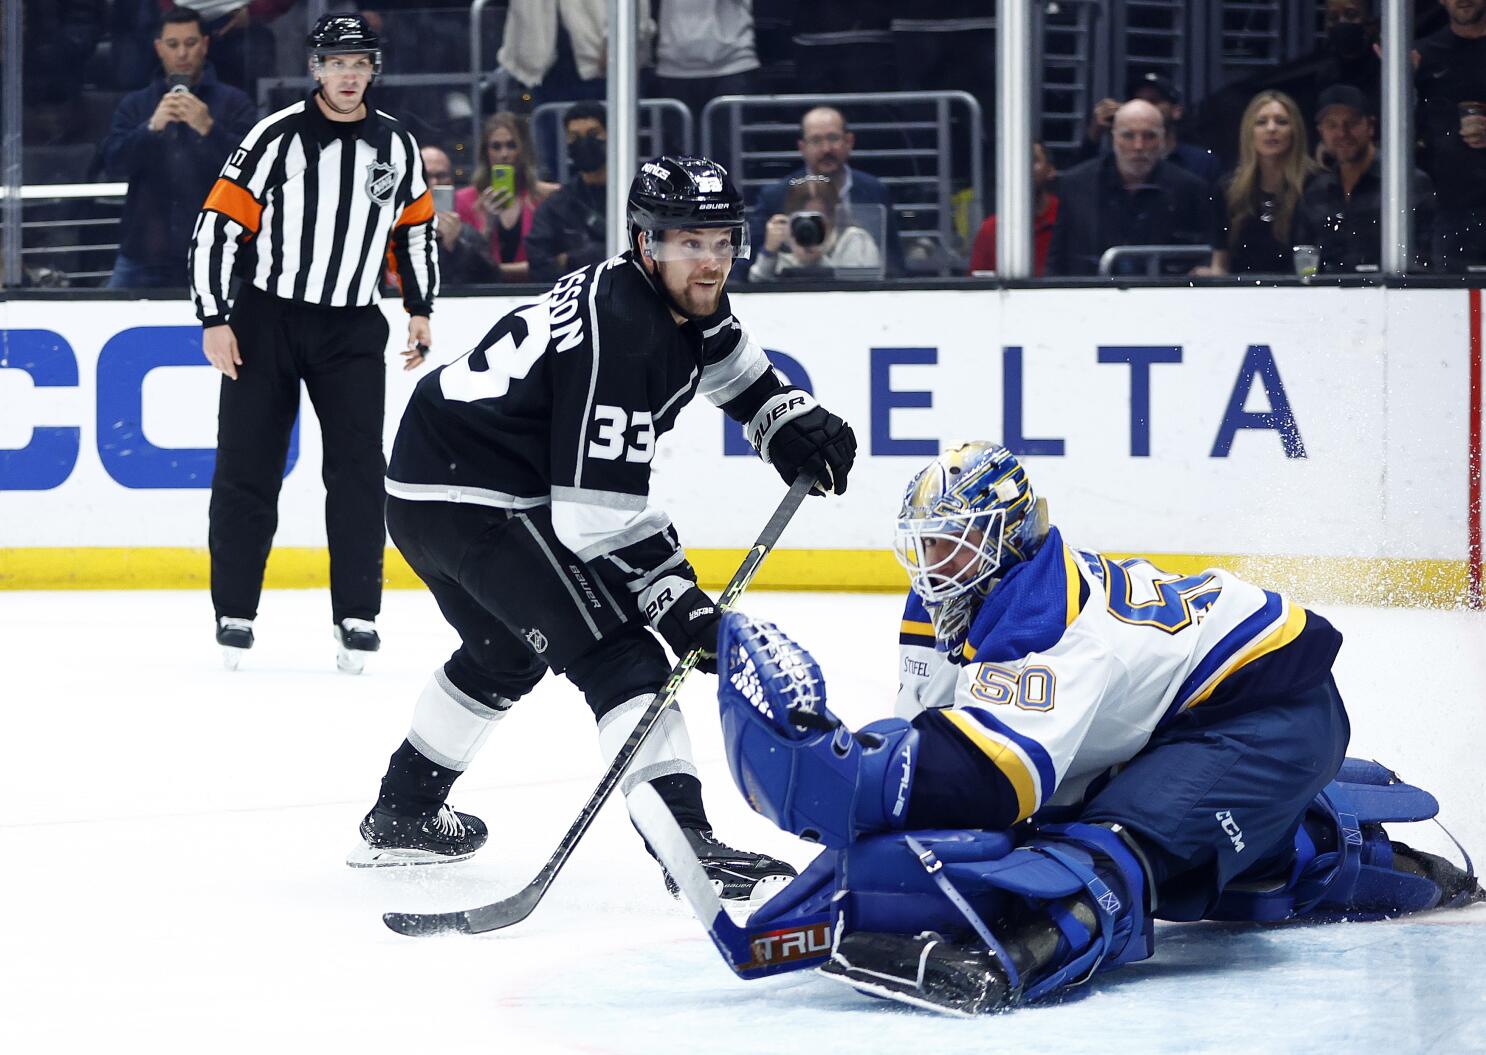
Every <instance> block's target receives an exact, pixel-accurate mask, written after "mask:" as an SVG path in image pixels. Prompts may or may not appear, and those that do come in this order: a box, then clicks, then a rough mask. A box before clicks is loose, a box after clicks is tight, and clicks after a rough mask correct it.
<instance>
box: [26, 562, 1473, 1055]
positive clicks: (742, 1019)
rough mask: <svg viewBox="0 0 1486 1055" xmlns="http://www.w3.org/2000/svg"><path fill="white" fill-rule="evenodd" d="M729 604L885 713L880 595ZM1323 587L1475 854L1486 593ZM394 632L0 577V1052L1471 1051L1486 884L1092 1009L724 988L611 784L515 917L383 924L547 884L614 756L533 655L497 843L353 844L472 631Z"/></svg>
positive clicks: (708, 701)
mask: <svg viewBox="0 0 1486 1055" xmlns="http://www.w3.org/2000/svg"><path fill="white" fill-rule="evenodd" d="M744 607H745V608H747V609H748V610H750V611H752V612H754V613H756V614H760V615H764V616H767V617H769V618H773V619H775V620H777V621H778V622H779V623H780V624H781V625H782V626H784V627H785V628H786V629H787V630H788V631H789V632H790V633H791V634H792V635H793V636H795V637H797V638H798V639H799V640H800V641H802V642H803V643H804V644H805V645H806V646H807V647H809V648H810V649H812V651H814V652H815V654H816V656H817V658H818V659H819V660H820V662H821V666H822V669H823V670H824V671H825V674H826V678H827V681H828V684H829V689H830V699H831V704H832V706H833V707H834V708H835V709H836V710H837V711H838V713H840V714H841V715H842V716H843V717H845V718H846V719H847V720H848V721H849V722H850V723H851V724H853V725H855V724H859V723H861V722H864V721H867V720H869V719H871V718H873V717H879V716H881V715H882V714H884V713H886V712H887V711H888V709H889V708H890V701H891V697H892V694H893V691H894V689H895V687H896V683H897V681H896V671H895V644H896V623H897V618H898V602H897V600H896V599H894V598H890V597H886V596H866V597H850V596H843V595H805V594H794V595H792V594H766V593H756V594H753V595H751V596H749V597H748V598H747V600H746V603H745V605H744ZM1323 611H1324V613H1325V614H1326V615H1327V616H1328V617H1329V618H1331V619H1332V620H1333V622H1335V623H1336V625H1337V626H1338V627H1339V628H1341V630H1342V631H1343V633H1344V634H1345V635H1346V637H1347V644H1346V646H1344V648H1343V651H1342V655H1341V659H1340V661H1339V663H1338V670H1337V678H1338V682H1339V683H1340V685H1341V687H1342V691H1343V694H1344V696H1345V697H1346V699H1347V701H1348V704H1349V709H1350V711H1351V714H1352V718H1353V743H1352V749H1351V753H1352V754H1355V755H1365V756H1372V757H1376V758H1378V759H1380V760H1381V761H1384V762H1386V763H1387V764H1389V765H1390V766H1392V767H1393V768H1395V769H1397V770H1399V771H1400V772H1401V773H1402V774H1403V775H1404V776H1405V777H1406V778H1408V779H1410V780H1413V781H1415V782H1417V783H1419V784H1421V785H1423V786H1424V787H1426V788H1428V789H1430V790H1431V791H1434V792H1435V793H1436V794H1437V795H1438V796H1439V798H1440V800H1441V802H1442V803H1443V812H1442V819H1443V820H1444V821H1445V823H1447V824H1448V825H1450V826H1451V828H1452V829H1453V830H1454V832H1455V834H1456V835H1457V836H1458V837H1459V838H1460V839H1461V840H1462V841H1463V842H1464V843H1465V844H1466V846H1467V847H1468V848H1470V849H1473V850H1474V851H1475V852H1476V854H1477V856H1478V857H1479V858H1482V859H1486V807H1483V796H1482V791H1483V787H1482V785H1483V767H1482V758H1483V757H1486V615H1482V614H1480V613H1467V612H1418V611H1399V610H1390V611H1380V610H1370V609H1356V608H1336V609H1323ZM380 625H381V627H382V630H383V634H384V637H385V640H386V645H385V647H384V650H383V651H382V652H381V653H379V654H378V655H376V656H374V657H372V659H371V661H370V662H369V664H368V672H367V673H366V674H364V675H362V676H361V677H359V678H358V677H349V676H346V675H342V674H338V673H337V672H336V670H335V663H334V643H333V641H332V638H331V627H330V614H329V605H328V600H327V597H326V595H325V593H324V592H323V591H305V592H294V591H286V592H276V593H270V594H269V595H267V596H266V597H265V600H264V606H263V611H262V613H261V615H260V618H259V621H258V627H257V629H258V646H257V647H256V648H255V649H254V650H253V651H252V653H250V654H249V656H248V657H247V658H246V659H245V661H244V663H243V667H242V669H241V670H239V671H238V672H236V673H235V674H229V673H227V672H226V671H224V670H223V669H222V667H221V662H220V659H219V656H218V650H217V648H216V646H215V645H214V644H213V642H212V639H211V611H210V605H209V603H208V601H207V600H206V598H205V596H204V595H203V594H201V593H195V592H161V593H144V592H130V593H4V592H0V662H3V667H0V669H3V672H4V673H3V675H0V707H3V718H4V724H3V729H4V733H3V741H0V743H3V745H4V753H3V758H0V890H3V892H4V896H3V901H0V904H3V906H4V909H5V911H6V913H7V920H6V924H7V925H6V926H5V928H4V930H3V936H0V1050H3V1051H5V1052H15V1053H30V1052H74V1051H77V1052H83V1051H86V1052H105V1051H110V1052H111V1051H148V1052H229V1051H232V1052H235V1051H254V1052H261V1051H263V1050H264V1048H265V1047H266V1046H270V1045H272V1046H273V1047H274V1048H276V1049H277V1050H278V1051H280V1052H285V1053H292V1052H300V1051H317V1052H339V1051H367V1050H379V1051H417V1052H426V1053H429V1055H442V1053H445V1052H462V1051H488V1052H510V1053H524V1052H690V1051H708V1052H719V1053H730V1052H794V1051H841V1052H893V1053H899V1052H903V1053H907V1052H918V1051H932V1052H954V1051H990V1050H999V1051H1029V1052H1030V1051H1039V1052H1041V1051H1045V1052H1060V1053H1064V1052H1105V1051H1140V1052H1191V1051H1222V1052H1225V1053H1232V1052H1234V1051H1295V1052H1328V1051H1345V1050H1348V1049H1349V1048H1350V1049H1352V1050H1357V1049H1358V1047H1359V1046H1364V1047H1366V1048H1371V1049H1377V1050H1387V1051H1390V1052H1410V1051H1420V1052H1423V1051H1450V1052H1459V1051H1486V983H1483V970H1482V968H1483V964H1486V952H1483V950H1482V946H1483V945H1486V907H1477V908H1475V909H1472V910H1467V911H1460V912H1453V913H1444V914H1437V915H1433V916H1426V917H1423V918H1421V919H1419V920H1415V921H1410V922H1397V923H1382V924H1341V925H1335V926H1326V927H1286V928H1270V929H1257V928H1251V927H1231V926H1223V925H1214V924H1195V925H1189V926H1170V927H1163V928H1162V929H1161V931H1160V934H1159V939H1158V952H1157V955H1156V957H1155V958H1154V959H1152V960H1150V961H1147V962H1146V963H1143V964H1139V965H1135V966H1133V967H1130V968H1127V969H1124V970H1121V971H1119V972H1116V973H1114V974H1111V975H1108V976H1104V977H1102V978H1101V979H1100V980H1098V981H1097V982H1095V983H1094V984H1092V985H1090V986H1088V987H1087V988H1086V990H1084V991H1083V992H1081V993H1080V994H1079V998H1077V999H1070V1000H1067V1001H1065V1002H1063V1003H1061V1004H1058V1005H1056V1006H1048V1007H1040V1008H1033V1009H1026V1010H1022V1011H1018V1012H1016V1013H1014V1014H1012V1015H1008V1016H1000V1017H997V1018H994V1019H990V1020H985V1021H974V1022H966V1021H957V1020H949V1019H943V1018H939V1017H935V1016H931V1015H928V1014H925V1013H920V1012H914V1011H910V1010H907V1009H903V1008H899V1007H897V1006H894V1005H888V1004H884V1003H880V1002H877V1001H872V1000H869V999H867V998H865V997H861V996H858V995H857V994H855V993H853V992H851V991H850V990H848V989H845V988H842V987H840V986H837V985H833V984H831V983H829V982H827V981H825V980H823V979H820V978H818V977H816V976H814V975H813V974H808V973H798V974H791V975H785V976H782V977H779V978H775V979H767V980H763V981H758V982H740V981H738V980H736V979H735V978H734V977H733V975H732V974H731V973H730V972H729V971H728V970H727V969H726V968H725V967H724V966H723V965H722V963H721V961H720V960H719V959H718V958H717V956H716V953H715V952H714V951H713V949H712V947H711V945H710V944H709V943H708V942H707V940H706V939H705V938H704V937H703V936H702V933H701V931H700V929H699V928H698V927H697V926H696V924H695V923H694V922H693V921H692V920H691V919H690V918H689V917H688V916H687V914H686V913H685V911H684V910H683V909H682V908H681V906H680V905H679V904H678V903H676V902H674V901H672V900H671V899H670V898H669V897H668V896H667V895H666V894H665V892H664V889H663V887H662V884H661V881H660V874H659V872H658V870H657V868H656V866H655V864H654V863H653V862H652V861H651V860H650V858H649V857H648V856H647V855H646V854H645V852H644V851H643V849H642V848H641V847H640V844H639V841H638V839H637V837H636V836H635V835H634V833H633V831H632V829H631V828H630V827H629V824H628V822H627V820H626V818H625V814H624V811H623V808H622V807H620V806H618V805H617V804H612V803H611V804H610V806H609V807H608V808H606V809H605V811H604V813H603V814H602V815H601V816H600V818H599V819H598V821H597V822H596V824H595V826H594V828H593V830H592V831H591V832H590V833H589V836H588V837H587V838H586V839H585V840H584V841H583V843H582V844H581V845H580V847H579V849H578V851H577V853H576V854H575V855H574V857H573V859H572V860H571V862H570V863H569V865H568V867H567V869H566V870H565V871H564V872H563V874H562V875H561V876H560V877H559V879H558V881H557V883H556V885H555V886H554V888H553V889H552V891H551V893H550V894H549V896H548V898H547V900H546V901H545V902H543V904H542V905H541V906H540V907H539V908H538V910H537V911H536V913H535V914H534V915H533V916H532V917H531V918H530V919H529V920H527V921H526V922H525V923H523V924H521V925H519V926H518V927H516V928H513V929H512V930H510V931H506V932H501V933H496V934H490V935H485V936H482V937H478V938H471V937H461V936H451V937H440V938H430V939H421V940H420V939H409V938H403V937H400V936H397V935H394V934H392V933H391V932H389V931H387V930H386V929H385V928H383V926H382V924H381V922H380V919H379V916H380V913H381V912H383V911H384V910H388V909H414V910H425V909H447V908H466V907H469V906H471V905H473V904H476V903H480V902H483V901H487V900H492V899H494V898H495V897H496V896H501V895H504V894H507V893H511V892H514V891H515V890H516V889H518V888H519V887H521V886H522V885H523V884H524V883H525V882H527V880H528V879H529V878H530V877H531V876H532V875H534V874H535V872H536V870H537V868H538V867H540V865H541V863H542V861H544V860H545V859H546V856H547V855H548V853H550V852H551V850H552V848H553V846H554V845H555V843H556V840H557V839H558V838H559V836H560V835H561V833H562V832H563V831H564V830H565V829H566V827H567V825H568V823H569V822H570V820H571V819H572V816H573V814H574V813H575V812H576V811H577V809H578V807H579V806H580V805H581V803H582V802H583V800H584V799H585V798H586V797H587V795H588V793H589V791H590V790H591V789H592V786H593V784H594V782H595V781H596V780H597V778H598V774H599V771H600V762H599V757H598V748H597V742H596V737H595V736H594V733H593V721H592V719H591V718H590V717H589V715H588V712H587V708H586V707H585V706H584V705H583V703H582V701H581V699H580V698H579V697H578V695H577V693H576V692H575V691H574V690H573V689H571V688H570V687H569V686H568V685H567V684H566V682H563V681H560V680H557V679H549V680H548V681H547V682H545V683H544V684H543V685H541V686H540V687H539V688H538V689H537V691H536V692H534V693H533V694H532V695H531V696H530V697H529V698H528V699H526V700H523V701H522V702H521V703H520V704H519V705H518V706H517V707H516V708H515V709H514V711H513V712H512V714H511V715H510V716H509V717H508V718H507V719H506V721H504V722H503V723H502V724H501V726H500V727H499V728H497V730H496V731H495V735H494V736H493V737H492V738H491V740H490V742H489V744H488V746H487V747H486V749H485V751H484V753H483V754H482V755H481V756H480V758H479V759H478V760H477V762H476V763H475V764H474V766H473V767H472V768H471V770H470V772H469V773H468V774H466V775H465V776H464V777H463V778H461V780H460V782H459V784H458V786H457V787H456V790H455V794H454V797H453V801H454V804H455V805H456V806H458V807H459V808H461V809H465V810H469V811H473V812H475V813H477V814H479V815H480V816H482V817H484V818H485V819H486V820H487V821H488V822H489V823H490V825H491V828H492V832H493V835H492V839H491V845H490V846H488V847H487V848H486V849H485V850H484V851H482V852H481V854H480V855H479V856H477V857H476V858H475V859H474V860H472V861H469V862H466V863H463V864H458V865H450V866H442V867H435V868H425V869H405V870H395V869H381V870H352V869H349V868H347V867H346V866H345V865H344V863H343V858H344V855H345V852H346V851H347V849H348V848H349V847H350V846H351V845H352V844H353V843H354V841H355V826H356V822H357V820H358V819H359V818H360V816H361V814H362V813H363V812H364V811H365V810H366V808H367V806H368V805H369V804H370V802H371V800H372V798H373V796H374V794H375V791H376V782H377V779H378V777H379V776H380V775H381V773H382V770H383V767H384V765H385V763H386V757H387V755H388V754H389V753H390V752H391V751H392V750H393V749H394V748H395V747H396V746H397V744H398V743H399V741H400V740H401V738H402V735H403V733H404V731H405V729H406V726H407V721H408V718H409V715H410V713H411V708H412V703H413V700H414V698H415V697H416V695H417V693H418V691H419V689H420V688H421V687H422V685H423V683H424V681H425V680H426V679H427V677H428V675H429V673H430V672H431V671H432V669H433V668H434V667H435V666H436V665H437V664H438V663H440V662H441V661H442V660H443V659H444V658H445V656H446V655H447V653H448V651H449V650H450V649H451V648H453V647H454V644H455V642H454V639H453V637H452V635H451V632H450V631H449V630H448V629H447V627H445V625H444V623H443V621H442V619H440V617H439V615H438V612H437V610H436V609H435V607H434V605H433V603H432V601H431V600H430V599H429V598H428V597H427V596H426V595H424V594H422V593H418V592H394V593H390V594H389V595H388V596H387V608H386V611H385V613H384V615H383V617H382V619H381V621H380ZM712 689H713V683H712V680H711V679H709V678H706V677H704V676H700V675H697V676H694V677H693V678H692V680H691V681H690V682H689V683H688V685H687V688H686V690H685V692H684V693H683V699H684V701H685V711H686V713H687V715H688V720H689V722H690V726H691V732H692V737H693V740H694V743H695V745H696V754H697V757H698V761H699V763H700V766H701V769H702V771H703V778H704V781H705V783H706V787H707V801H708V808H709V810H710V811H711V814H712V817H713V820H714V822H715V823H716V825H717V828H718V831H719V833H720V834H721V835H722V836H723V837H724V838H725V839H727V840H728V841H730V842H733V843H735V844H737V845H741V846H746V847H751V848H758V849H762V850H766V851H769V852H772V853H775V854H777V855H780V856H783V857H785V858H787V859H789V860H791V861H793V862H794V863H795V864H797V865H802V864H804V863H805V862H806V861H807V860H808V859H809V857H810V856H811V849H810V847H808V846H807V845H805V844H802V843H798V842H796V841H795V840H793V839H792V838H790V837H789V836H786V835H783V834H781V833H780V832H778V831H776V830H774V829H773V828H772V827H771V826H770V825H769V824H768V823H767V822H766V821H764V820H763V819H761V818H759V817H757V816H755V815H753V814H752V813H750V812H749V811H748V809H747V807H746V806H745V805H744V804H743V802H742V800H741V799H740V797H739V796H738V795H737V793H736V792H735V791H734V790H733V787H732V783H731V781H730V779H729V778H728V776H727V773H726V767H725V765H724V763H723V762H722V758H721V750H720V743H719V738H718V732H717V720H716V707H715V703H714V702H713V699H712V696H711V693H712ZM1408 837H1409V838H1411V839H1414V840H1416V841H1418V842H1420V843H1422V844H1426V845H1428V846H1429V847H1431V848H1439V847H1441V846H1443V845H1445V844H1443V842H1442V841H1441V838H1440V837H1439V835H1438V834H1437V832H1435V831H1432V830H1431V829H1427V828H1416V829H1415V830H1412V831H1410V832H1409V833H1408Z"/></svg>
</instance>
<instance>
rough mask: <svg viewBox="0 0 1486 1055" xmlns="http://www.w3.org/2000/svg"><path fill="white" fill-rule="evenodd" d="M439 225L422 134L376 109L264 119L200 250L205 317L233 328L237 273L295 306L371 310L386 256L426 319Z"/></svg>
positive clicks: (232, 171)
mask: <svg viewBox="0 0 1486 1055" xmlns="http://www.w3.org/2000/svg"><path fill="white" fill-rule="evenodd" d="M433 226H434V219H433V197H432V195H431V194H430V192H429V189H428V185H427V183H425V181H424V178H423V161H422V159H421V158H420V157H419V155H418V144H417V143H416V142H415V141H414V140H413V136H412V134H411V133H409V132H408V131H407V130H406V129H405V128H403V127H402V125H401V124H400V123H399V122H398V121H397V120H396V119H395V118H392V117H389V116H388V115H387V114H384V113H382V112H381V111H380V110H372V109H371V108H370V107H368V109H367V116H366V119H365V120H363V121H357V122H336V121H331V120H329V119H327V118H326V117H325V115H324V114H323V113H321V112H320V107H319V106H318V105H317V104H316V103H315V100H314V96H310V97H309V98H307V99H305V100H303V101H301V102H297V103H295V104H294V105H293V106H288V107H285V108H284V109H282V110H280V111H278V113H275V114H271V115H270V116H268V117H265V118H264V119H263V120H262V121H259V122H258V124H257V125H256V126H254V128H253V130H252V131H250V132H249V133H248V134H247V136H246V138H244V139H243V141H242V144H241V145H240V146H239V147H238V148H237V150H235V151H233V153H232V156H231V157H230V158H228V159H227V164H225V165H224V166H223V167H222V174H221V176H220V177H219V178H218V179H217V182H216V184H215V185H213V187H212V190H211V193H210V194H208V195H207V198H206V203H205V204H204V205H203V206H202V207H201V215H200V216H199V217H197V220H196V232H195V236H194V240H193V242H192V245H191V259H190V270H191V284H192V287H193V295H194V298H195V301H196V315H197V317H198V318H199V319H200V320H201V322H202V325H203V326H215V325H217V324H218V323H223V322H226V321H227V315H228V311H229V309H230V307H231V301H230V299H229V296H228V284H229V282H230V281H231V279H232V272H233V268H234V266H236V267H237V269H238V271H239V273H240V275H241V277H242V279H243V281H245V282H251V283H252V284H253V285H254V286H256V287H257V288H258V289H261V290H263V291H264V292H265V293H269V294H272V295H273V296H275V297H282V298H284V299H285V300H297V301H303V302H305V303H308V304H319V305H323V306H326V307H349V306H363V305H367V304H373V303H375V302H376V299H377V284H378V282H379V280H380V279H381V277H382V266H383V261H384V257H385V261H386V264H387V265H388V266H389V267H390V268H391V269H392V271H393V273H394V275H395V276H396V277H397V279H398V281H399V283H400V284H401V286H402V299H403V304H404V306H405V307H406V308H407V310H408V313H409V314H411V315H427V314H429V313H430V312H431V311H432V308H433V298H434V295H435V294H436V293H437V292H438V284H439V268H438V239H436V238H435V237H434V233H433Z"/></svg>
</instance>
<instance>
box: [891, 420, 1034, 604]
mask: <svg viewBox="0 0 1486 1055" xmlns="http://www.w3.org/2000/svg"><path fill="white" fill-rule="evenodd" d="M1046 535H1047V506H1046V503H1044V502H1042V501H1041V500H1040V499H1038V498H1037V496H1036V495H1035V494H1033V493H1032V484H1031V482H1030V481H1028V479H1027V473H1026V470H1025V469H1023V468H1022V465H1021V463H1020V462H1019V461H1017V459H1016V455H1014V454H1012V453H1011V452H1010V451H1008V450H1007V449H1006V448H1005V447H1002V446H1001V445H999V444H996V443H988V442H986V441H983V440H977V441H974V442H971V443H963V444H961V445H960V446H958V447H953V448H951V449H950V450H947V451H945V452H944V453H943V454H941V455H940V456H939V457H938V458H936V459H934V461H933V462H931V463H930V464H929V465H928V466H926V467H925V468H924V469H923V470H921V471H920V472H919V473H918V475H916V476H915V477H914V478H913V480H912V482H911V483H909V485H908V491H907V493H905V494H904V496H903V507H902V509H900V510H899V512H898V528H897V533H896V537H895V538H894V544H893V550H894V553H895V554H896V556H897V558H898V563H899V564H901V565H903V568H904V570H905V571H907V572H908V578H909V581H910V583H911V584H912V586H913V592H914V593H916V594H918V595H919V597H920V598H922V599H923V601H924V603H925V604H928V605H938V604H942V603H944V602H945V601H949V600H951V599H953V598H955V597H959V596H961V595H963V594H965V593H967V592H969V591H971V590H975V591H976V592H978V593H979V594H981V595H984V594H985V592H986V591H987V590H988V589H989V588H990V584H991V583H992V582H993V581H994V580H996V579H998V578H1000V577H1001V576H1002V575H1004V574H1005V573H1006V572H1007V571H1008V570H1009V569H1011V568H1012V567H1013V566H1015V565H1016V564H1017V563H1018V562H1020V561H1023V560H1027V559H1028V558H1030V557H1031V556H1032V555H1033V554H1034V553H1035V552H1036V551H1037V547H1038V546H1039V545H1040V544H1041V542H1042V539H1043V538H1044V537H1045V536H1046Z"/></svg>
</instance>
